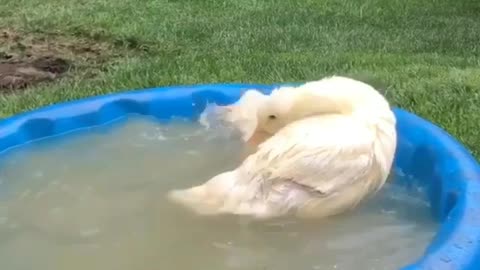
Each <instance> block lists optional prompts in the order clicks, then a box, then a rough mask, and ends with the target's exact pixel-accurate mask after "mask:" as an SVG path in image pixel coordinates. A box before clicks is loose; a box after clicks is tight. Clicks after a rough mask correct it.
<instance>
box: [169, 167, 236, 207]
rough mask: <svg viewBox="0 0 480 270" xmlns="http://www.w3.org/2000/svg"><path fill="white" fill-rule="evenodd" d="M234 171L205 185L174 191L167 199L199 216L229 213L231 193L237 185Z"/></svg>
mask: <svg viewBox="0 0 480 270" xmlns="http://www.w3.org/2000/svg"><path fill="white" fill-rule="evenodd" d="M236 181H237V178H236V174H235V172H234V171H230V172H224V173H221V174H219V175H217V176H215V177H213V178H212V179H210V180H209V181H207V182H206V183H204V184H203V185H199V186H195V187H191V188H188V189H182V190H172V191H170V192H169V193H168V194H167V198H168V199H169V200H170V201H172V202H174V203H177V204H180V205H182V206H184V207H186V208H188V209H190V210H192V211H194V212H195V213H197V214H199V215H217V214H220V213H225V212H228V210H227V209H226V204H228V203H227V201H228V200H229V199H231V196H232V194H229V193H230V191H231V190H232V189H233V188H234V186H235V185H236Z"/></svg>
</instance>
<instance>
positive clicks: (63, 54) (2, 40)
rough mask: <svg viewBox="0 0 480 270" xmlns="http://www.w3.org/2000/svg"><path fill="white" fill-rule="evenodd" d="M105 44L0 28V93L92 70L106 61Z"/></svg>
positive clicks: (110, 48) (109, 50) (106, 45)
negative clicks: (83, 70) (72, 72)
mask: <svg viewBox="0 0 480 270" xmlns="http://www.w3.org/2000/svg"><path fill="white" fill-rule="evenodd" d="M112 51H113V50H112V47H111V46H110V45H109V44H107V43H101V42H98V41H91V40H87V39H81V38H69V37H63V36H60V35H51V34H49V35H41V34H25V33H20V32H16V31H14V30H11V29H1V28H0V92H10V91H14V90H19V89H23V88H25V87H28V86H31V85H35V84H37V83H40V82H45V81H52V80H55V79H58V78H61V77H63V76H65V75H67V74H69V73H71V71H72V70H78V69H82V68H95V67H98V66H100V65H101V64H102V63H104V62H105V61H106V60H107V59H109V58H110V57H111V56H112V54H111V52H112Z"/></svg>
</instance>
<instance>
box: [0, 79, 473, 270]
mask: <svg viewBox="0 0 480 270" xmlns="http://www.w3.org/2000/svg"><path fill="white" fill-rule="evenodd" d="M275 86H277V85H249V84H211V85H196V86H174V87H163V88H153V89H146V90H141V91H132V92H125V93H118V94H111V95H105V96H98V97H92V98H87V99H83V100H78V101H74V102H67V103H61V104H57V105H53V106H49V107H45V108H41V109H38V110H35V111H31V112H27V113H23V114H19V115H16V116H13V117H11V118H8V119H5V120H4V121H2V122H0V152H4V151H5V150H7V149H9V148H12V147H15V146H18V145H20V144H24V143H26V142H29V141H32V140H36V139H40V138H43V137H48V136H53V135H58V134H62V133H66V132H69V131H72V130H76V129H81V128H88V127H92V126H97V125H101V124H105V123H107V122H110V121H113V120H115V119H118V118H121V117H124V116H126V115H127V114H141V115H151V116H154V117H156V118H158V119H161V120H165V121H168V120H169V119H170V118H171V117H187V118H190V119H193V120H195V119H197V118H198V116H199V115H200V113H201V112H202V111H203V110H204V109H205V107H206V105H207V103H210V102H215V103H217V104H221V105H224V104H230V103H233V102H234V101H236V100H237V99H239V98H240V96H241V94H242V93H243V92H244V91H245V90H246V89H251V88H255V89H258V90H261V91H263V92H264V93H268V92H269V91H271V90H272V88H274V87H275ZM395 114H396V117H397V130H398V135H399V138H398V147H397V153H396V158H395V164H394V167H395V170H398V171H401V172H402V173H404V174H407V175H410V176H412V178H413V179H420V182H421V183H419V184H421V185H422V186H424V187H426V190H427V193H428V195H429V199H430V203H431V210H432V215H433V217H434V218H435V219H437V220H438V222H439V223H440V227H439V230H438V232H437V234H436V236H435V238H434V239H433V241H432V242H431V243H430V244H429V245H428V247H427V248H426V250H425V252H424V254H419V255H418V260H417V261H415V262H411V264H410V265H408V266H405V267H404V268H402V269H403V270H416V269H425V270H427V269H428V270H444V269H445V270H447V269H449V270H451V269H455V270H456V269H458V270H460V269H461V270H480V166H479V164H478V163H477V161H476V160H475V159H474V158H473V157H472V155H471V154H470V153H469V152H468V151H467V150H466V149H465V147H464V146H462V145H461V144H460V143H459V142H457V141H456V140H455V139H454V138H453V137H451V136H450V135H449V134H447V133H446V132H445V131H443V130H442V129H440V128H439V127H437V126H435V125H434V124H432V123H430V122H428V121H427V120H425V119H422V118H420V117H418V116H416V115H415V114H412V113H409V112H406V111H404V110H401V109H395ZM405 179H408V178H405ZM403 181H406V180H403ZM405 184H412V183H405Z"/></svg>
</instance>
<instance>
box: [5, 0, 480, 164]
mask: <svg viewBox="0 0 480 270" xmlns="http://www.w3.org/2000/svg"><path fill="white" fill-rule="evenodd" d="M479 13H480V2H479V1H476V0H356V1H352V0H322V1H319V0H223V1H222V0H122V1H118V0H2V1H1V3H0V26H10V27H14V28H16V29H19V30H21V31H25V32H34V33H39V34H55V33H57V34H58V33H61V34H62V35H65V36H69V37H71V38H72V39H74V38H77V37H82V38H91V39H95V40H99V41H102V42H108V43H111V44H114V45H115V46H116V47H115V48H117V49H118V50H119V51H122V50H125V49H128V51H130V53H127V54H125V55H124V56H123V57H121V58H119V59H117V60H116V61H115V62H111V63H109V64H105V66H104V68H103V69H101V70H99V71H98V74H97V76H95V77H93V78H90V77H89V78H85V77H83V76H82V73H79V74H77V75H75V76H73V78H71V77H69V78H66V79H63V80H61V81H59V82H57V83H55V84H43V85H40V86H38V87H35V88H32V89H28V90H27V91H25V92H24V93H22V94H17V95H4V96H1V98H0V114H1V115H3V116H6V115H10V114H13V113H17V112H20V111H24V110H28V109H33V108H35V107H38V106H43V105H47V104H51V103H55V102H59V101H64V100H71V99H76V98H81V97H85V96H91V95H98V94H103V93H109V92H113V91H121V90H125V89H132V88H133V89H135V88H143V87H150V86H160V85H173V84H194V83H208V82H232V81H233V82H258V83H272V82H290V81H306V80H316V79H319V78H321V77H323V76H326V75H331V74H342V75H351V76H353V77H356V78H360V79H365V80H366V81H367V82H372V83H373V84H374V85H380V86H382V87H385V88H386V89H387V97H388V98H389V100H390V101H391V102H392V103H393V104H395V105H397V106H400V107H403V108H406V109H408V110H410V111H413V112H415V113H417V114H419V115H421V116H423V117H425V118H427V119H430V120H431V121H433V122H435V123H437V124H439V125H440V126H442V127H444V128H445V129H446V130H448V131H449V132H450V133H452V134H453V135H455V136H457V137H458V138H459V139H460V140H461V141H462V142H464V143H465V144H466V145H467V146H468V147H469V148H470V149H471V150H472V151H473V152H474V154H475V155H476V156H477V157H480V136H477V130H478V125H479V123H480V105H479V104H480V31H479V29H480V20H479V19H478V14H479ZM117 49H116V50H117Z"/></svg>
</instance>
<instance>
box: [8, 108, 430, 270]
mask: <svg viewBox="0 0 480 270" xmlns="http://www.w3.org/2000/svg"><path fill="white" fill-rule="evenodd" d="M242 151H243V149H242V143H241V142H240V140H239V139H238V136H236V135H235V134H234V133H232V132H228V130H226V129H215V128H214V129H212V128H210V129H206V128H204V127H202V126H200V125H198V124H193V123H188V122H182V121H176V122H173V123H170V124H169V125H161V124H159V123H157V122H155V121H153V120H151V119H149V118H140V117H132V118H130V119H129V120H128V121H122V122H120V123H115V124H112V125H109V126H104V127H99V128H94V129H91V130H88V131H81V132H77V133H75V134H71V135H68V136H65V137H57V138H52V139H48V140H43V141H39V142H35V143H31V144H28V145H25V146H23V147H21V148H19V149H15V150H14V151H11V153H9V154H8V156H5V157H2V159H1V161H0V162H1V163H0V164H1V167H0V262H1V269H2V270H31V269H36V270H66V269H68V270H77V269H78V270H85V269H88V270H163V269H165V270H166V269H175V270H191V269H192V270H193V269H199V270H203V269H208V270H230V269H232V270H233V269H239V270H240V269H242V270H247V269H248V270H256V269H259V270H265V269H275V270H283V269H285V270H287V269H288V270H291V269H325V270H329V269H345V270H368V269H377V270H379V269H396V268H398V267H400V266H402V265H405V264H408V263H409V262H411V261H413V260H415V259H417V258H418V257H419V256H421V254H422V252H423V250H424V248H425V247H426V246H427V243H428V242H429V241H430V240H431V238H432V236H433V234H434V231H435V229H436V226H435V224H433V223H432V222H431V220H430V215H429V209H428V204H427V203H426V202H425V201H424V200H422V199H421V198H420V197H418V196H417V195H415V194H411V193H409V192H407V191H406V190H403V189H401V188H399V187H395V186H386V187H385V188H384V189H383V190H382V191H381V192H380V194H379V195H378V196H377V197H376V198H375V199H373V200H371V201H370V202H368V203H367V204H365V205H364V206H363V207H361V208H360V209H358V210H356V211H354V212H353V213H350V214H348V215H343V216H341V217H337V218H331V219H327V220H323V221H315V222H312V221H309V222H301V221H297V220H294V219H279V220H273V221H264V222H249V221H247V220H244V219H240V218H236V217H221V218H218V217H217V218H200V217H195V216H193V215H192V214H191V213H190V212H188V211H186V210H184V209H183V208H180V207H179V206H177V205H173V204H171V203H169V202H168V201H166V199H165V193H166V192H167V191H168V190H170V189H173V188H185V187H189V186H191V185H195V184H199V183H202V182H204V181H206V180H207V179H209V178H210V177H212V176H214V175H215V174H217V173H219V172H222V171H225V170H228V169H233V168H235V167H236V166H237V165H238V164H239V162H240V160H241V157H242V155H243V152H242Z"/></svg>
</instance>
